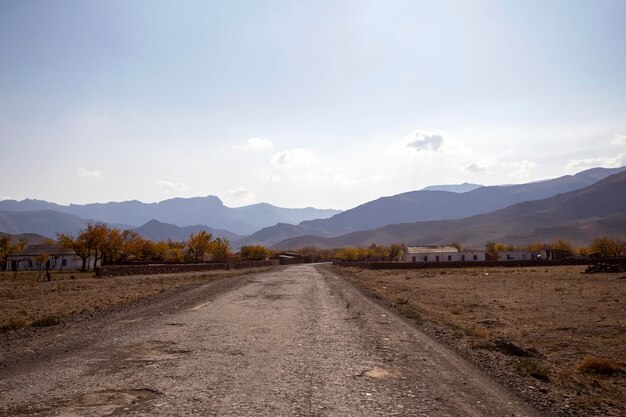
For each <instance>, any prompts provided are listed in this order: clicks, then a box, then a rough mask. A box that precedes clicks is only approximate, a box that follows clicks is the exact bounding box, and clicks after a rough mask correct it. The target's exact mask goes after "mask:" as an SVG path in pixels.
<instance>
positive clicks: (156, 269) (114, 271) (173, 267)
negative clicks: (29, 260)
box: [96, 261, 278, 277]
mask: <svg viewBox="0 0 626 417" xmlns="http://www.w3.org/2000/svg"><path fill="white" fill-rule="evenodd" d="M274 265H278V261H242V262H230V263H226V262H211V263H200V264H147V265H108V266H103V267H101V268H97V269H96V276H97V277H119V276H126V275H155V274H174V273H179V272H198V271H214V270H219V269H242V268H258V267H262V266H274Z"/></svg>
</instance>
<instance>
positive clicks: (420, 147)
mask: <svg viewBox="0 0 626 417" xmlns="http://www.w3.org/2000/svg"><path fill="white" fill-rule="evenodd" d="M443 140H444V139H443V136H442V135H441V133H439V132H435V133H430V132H425V131H423V130H417V131H415V133H413V136H411V137H410V138H408V140H407V144H406V146H407V147H409V148H413V149H415V150H416V151H417V152H420V151H433V152H436V151H438V150H439V149H440V148H441V145H443Z"/></svg>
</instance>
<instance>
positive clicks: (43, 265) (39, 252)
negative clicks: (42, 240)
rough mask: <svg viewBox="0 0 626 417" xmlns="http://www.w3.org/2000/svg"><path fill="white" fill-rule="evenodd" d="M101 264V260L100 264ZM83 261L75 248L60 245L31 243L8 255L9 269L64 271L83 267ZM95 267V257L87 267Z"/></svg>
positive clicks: (89, 261) (91, 258)
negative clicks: (21, 249)
mask: <svg viewBox="0 0 626 417" xmlns="http://www.w3.org/2000/svg"><path fill="white" fill-rule="evenodd" d="M97 266H100V260H98V265H97ZM82 267H83V261H82V259H80V257H79V256H78V255H76V253H74V251H73V250H71V249H67V248H64V247H62V246H60V245H31V246H28V247H26V248H25V249H24V250H23V251H21V252H19V253H14V254H12V255H9V256H7V269H8V270H9V271H41V270H45V269H50V270H57V271H62V270H64V269H81V268H82ZM92 267H93V257H92V256H90V257H89V259H88V260H87V268H88V269H89V268H92Z"/></svg>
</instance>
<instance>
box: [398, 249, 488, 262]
mask: <svg viewBox="0 0 626 417" xmlns="http://www.w3.org/2000/svg"><path fill="white" fill-rule="evenodd" d="M485 259H486V258H485V251H482V250H459V249H458V248H457V247H456V246H452V245H440V246H407V247H406V250H405V252H404V257H403V260H404V262H480V261H484V260H485Z"/></svg>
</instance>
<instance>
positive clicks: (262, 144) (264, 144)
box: [246, 138, 274, 149]
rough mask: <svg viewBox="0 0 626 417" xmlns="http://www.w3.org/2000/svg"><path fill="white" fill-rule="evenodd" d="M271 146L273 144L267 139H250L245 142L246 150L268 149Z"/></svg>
mask: <svg viewBox="0 0 626 417" xmlns="http://www.w3.org/2000/svg"><path fill="white" fill-rule="evenodd" d="M273 146H274V144H273V143H272V141H271V140H269V139H261V138H250V139H248V141H247V142H246V148H248V149H268V148H271V147H273Z"/></svg>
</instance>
